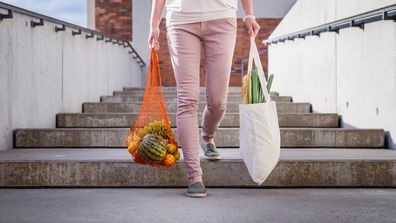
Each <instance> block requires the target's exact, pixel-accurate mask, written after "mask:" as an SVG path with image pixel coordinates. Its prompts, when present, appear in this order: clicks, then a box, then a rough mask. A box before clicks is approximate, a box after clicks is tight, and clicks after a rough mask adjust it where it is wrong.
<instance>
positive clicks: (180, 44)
mask: <svg viewBox="0 0 396 223" xmlns="http://www.w3.org/2000/svg"><path fill="white" fill-rule="evenodd" d="M200 28H201V26H200V23H191V24H183V25H176V26H173V27H171V28H169V29H168V45H169V51H170V56H171V61H172V66H173V70H174V73H175V79H176V84H177V103H178V105H177V113H176V126H177V136H178V141H179V144H180V145H181V147H182V150H183V157H184V163H185V165H186V169H187V174H188V178H189V182H190V183H196V182H201V181H202V169H201V166H200V154H199V128H198V116H197V113H198V103H199V71H200V69H199V68H200V53H201V39H200V36H199V35H200Z"/></svg>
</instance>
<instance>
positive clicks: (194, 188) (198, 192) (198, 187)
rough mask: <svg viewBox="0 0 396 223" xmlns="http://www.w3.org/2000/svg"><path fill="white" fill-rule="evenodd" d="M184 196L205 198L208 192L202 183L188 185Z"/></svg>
mask: <svg viewBox="0 0 396 223" xmlns="http://www.w3.org/2000/svg"><path fill="white" fill-rule="evenodd" d="M186 195H187V196H189V197H196V198H200V197H206V196H208V192H207V190H206V187H205V185H204V184H203V183H202V182H197V183H193V184H189V186H188V189H187V192H186Z"/></svg>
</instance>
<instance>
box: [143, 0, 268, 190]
mask: <svg viewBox="0 0 396 223" xmlns="http://www.w3.org/2000/svg"><path fill="white" fill-rule="evenodd" d="M241 2H242V5H243V8H244V11H245V14H246V16H245V17H244V19H243V21H244V22H245V25H246V26H247V28H248V31H249V35H250V36H256V35H257V33H258V31H259V29H260V26H259V25H258V24H257V22H256V20H255V17H254V16H253V5H252V0H241ZM165 7H166V11H167V13H166V26H167V38H168V45H169V52H170V56H171V61H172V66H173V70H174V74H175V79H176V85H177V101H178V102H177V104H178V106H177V113H176V126H177V134H178V140H179V144H180V145H181V147H182V150H183V156H184V162H185V165H186V169H187V174H188V180H189V186H188V189H187V192H186V195H187V196H190V197H206V196H207V190H206V188H205V185H204V183H203V181H202V169H201V166H200V155H199V147H200V146H201V148H202V149H203V151H204V153H205V156H206V157H207V158H208V159H209V160H219V159H220V154H219V152H218V151H217V149H216V146H215V144H214V140H213V137H214V135H215V132H216V131H217V129H218V127H219V123H220V121H221V120H222V118H223V115H224V113H225V108H226V102H227V94H228V85H229V77H230V73H231V65H232V58H233V54H234V48H235V41H236V30H237V21H236V11H237V7H238V0H153V2H152V10H151V21H150V24H151V27H150V35H149V40H148V41H149V46H150V47H151V48H152V47H158V39H159V35H160V29H159V24H160V21H161V19H162V14H163V10H164V8H165ZM201 44H202V47H203V49H204V58H205V69H206V80H205V83H206V102H207V105H206V107H205V109H204V114H203V120H202V132H201V136H202V138H201V140H200V139H199V127H198V119H197V113H198V103H199V72H200V53H201Z"/></svg>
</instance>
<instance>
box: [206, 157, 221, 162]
mask: <svg viewBox="0 0 396 223" xmlns="http://www.w3.org/2000/svg"><path fill="white" fill-rule="evenodd" d="M206 159H207V160H210V161H217V160H221V157H220V156H207V157H206Z"/></svg>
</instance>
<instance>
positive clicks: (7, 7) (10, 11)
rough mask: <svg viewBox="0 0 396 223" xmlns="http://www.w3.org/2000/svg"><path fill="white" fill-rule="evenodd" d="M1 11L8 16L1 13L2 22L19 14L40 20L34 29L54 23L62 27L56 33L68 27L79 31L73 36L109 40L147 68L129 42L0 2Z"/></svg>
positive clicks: (33, 23)
mask: <svg viewBox="0 0 396 223" xmlns="http://www.w3.org/2000/svg"><path fill="white" fill-rule="evenodd" d="M0 9H4V10H5V11H7V14H2V13H1V12H0V21H2V20H4V19H12V18H13V13H18V14H22V15H26V16H30V17H32V18H36V19H38V20H39V22H37V21H31V26H32V27H33V28H34V27H36V26H42V25H44V22H45V21H46V22H52V23H55V24H58V25H60V26H61V27H57V26H55V31H56V32H59V31H65V30H66V27H68V28H71V29H74V30H77V31H73V35H82V32H84V33H86V35H85V38H86V39H89V38H93V37H94V36H97V38H96V40H97V41H101V40H103V39H106V38H107V39H108V40H110V41H107V40H106V41H105V42H113V43H117V44H118V45H122V46H124V47H125V48H128V47H129V49H130V51H129V54H132V55H133V59H135V60H137V63H138V64H139V65H140V66H141V67H144V66H146V63H145V62H144V61H143V59H142V58H141V57H140V55H139V54H138V53H137V52H136V50H135V48H133V46H132V44H131V43H130V42H129V41H125V40H122V39H119V38H115V37H113V36H109V35H105V34H103V33H100V32H97V31H95V30H92V29H88V28H85V27H82V26H78V25H75V24H72V23H68V22H65V21H62V20H59V19H56V18H53V17H49V16H46V15H42V14H40V13H36V12H32V11H29V10H26V9H23V8H19V7H17V6H13V5H10V4H7V3H4V2H0Z"/></svg>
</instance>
